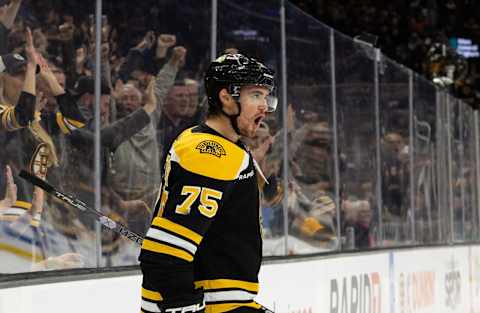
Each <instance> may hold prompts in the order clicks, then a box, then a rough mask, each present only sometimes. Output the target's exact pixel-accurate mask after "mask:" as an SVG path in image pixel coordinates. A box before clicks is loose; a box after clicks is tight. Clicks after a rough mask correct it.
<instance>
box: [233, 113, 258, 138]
mask: <svg viewBox="0 0 480 313" xmlns="http://www.w3.org/2000/svg"><path fill="white" fill-rule="evenodd" d="M237 125H238V130H239V131H240V135H242V136H244V137H248V138H253V137H255V134H256V133H257V129H258V125H256V124H255V121H254V120H253V118H250V119H247V118H245V117H243V116H239V117H237Z"/></svg>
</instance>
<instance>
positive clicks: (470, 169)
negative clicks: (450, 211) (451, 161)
mask: <svg viewBox="0 0 480 313" xmlns="http://www.w3.org/2000/svg"><path fill="white" fill-rule="evenodd" d="M460 106H461V110H462V112H463V113H462V114H463V123H462V124H463V131H462V133H461V137H462V138H463V143H464V144H463V166H462V168H461V175H462V179H461V180H460V182H459V183H460V185H461V189H462V190H463V193H464V197H463V201H464V203H465V205H464V207H465V226H464V227H465V229H464V234H465V241H474V240H476V239H477V238H478V208H477V205H476V203H477V202H476V201H477V200H476V196H477V185H478V181H477V180H476V179H475V175H476V174H475V135H474V132H475V125H474V111H473V109H472V108H471V107H470V106H469V105H468V104H466V103H463V102H460Z"/></svg>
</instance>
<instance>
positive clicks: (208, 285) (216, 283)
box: [195, 279, 258, 293]
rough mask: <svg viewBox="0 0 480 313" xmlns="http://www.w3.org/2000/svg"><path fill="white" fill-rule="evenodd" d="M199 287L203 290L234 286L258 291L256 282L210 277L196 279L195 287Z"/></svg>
mask: <svg viewBox="0 0 480 313" xmlns="http://www.w3.org/2000/svg"><path fill="white" fill-rule="evenodd" d="M200 287H202V288H203V289H205V290H213V289H232V288H236V289H243V290H247V291H251V292H256V293H258V283H252V282H248V281H242V280H234V279H212V280H199V281H196V282H195V288H200Z"/></svg>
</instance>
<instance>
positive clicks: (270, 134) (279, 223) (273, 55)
mask: <svg viewBox="0 0 480 313" xmlns="http://www.w3.org/2000/svg"><path fill="white" fill-rule="evenodd" d="M279 12H280V1H276V0H268V1H250V2H245V1H239V0H223V1H219V2H218V33H217V40H218V45H217V53H218V55H220V54H223V53H227V52H228V53H235V52H239V53H242V54H245V55H247V56H250V57H254V58H256V59H258V60H259V61H260V62H263V63H265V64H266V65H267V66H269V67H270V68H272V69H274V70H275V84H276V86H278V87H277V88H276V94H277V96H279V95H281V94H282V90H281V82H282V78H281V42H280V14H279ZM278 103H279V104H278V106H277V110H276V111H275V112H273V113H269V114H268V115H267V117H266V119H265V120H264V121H263V122H262V124H261V127H260V130H259V131H258V132H257V135H256V136H255V137H254V138H252V139H247V140H245V142H246V143H247V145H248V146H249V147H250V149H251V150H252V152H253V155H254V158H255V159H256V161H257V163H258V164H259V165H260V168H261V169H262V171H263V173H264V175H265V177H266V178H267V181H268V184H264V185H263V187H262V189H263V190H262V192H263V198H262V200H261V201H262V202H261V215H262V224H263V230H264V232H263V235H264V243H263V254H264V255H282V254H284V253H285V237H284V233H285V232H284V215H283V197H284V196H283V195H284V192H283V191H284V187H283V163H282V161H283V121H282V112H283V111H282V105H281V104H282V99H281V98H279V101H278Z"/></svg>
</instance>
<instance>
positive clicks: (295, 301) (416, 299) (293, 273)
mask: <svg viewBox="0 0 480 313" xmlns="http://www.w3.org/2000/svg"><path fill="white" fill-rule="evenodd" d="M260 280H261V290H260V294H259V296H258V298H257V300H258V301H259V302H260V303H262V304H264V305H265V306H267V307H270V308H272V309H274V310H275V312H278V313H317V312H319V313H323V312H325V313H383V312H385V313H416V312H418V313H427V312H432V313H442V312H452V313H456V312H458V313H467V312H468V313H480V247H479V246H460V247H442V248H428V249H427V248H423V249H420V248H419V249H408V250H396V251H379V252H370V253H355V254H350V255H345V254H343V255H329V256H321V257H317V258H309V259H297V260H288V261H286V260H283V261H275V262H267V263H266V264H264V265H263V267H262V271H261V274H260ZM140 281H141V277H140V276H139V275H138V274H134V275H126V276H120V277H109V278H101V279H85V280H77V281H67V282H57V283H43V284H36V285H29V286H22V287H14V288H8V287H4V288H3V289H0V313H27V312H28V313H32V312H35V313H36V312H49V313H57V312H69V313H77V312H78V313H84V312H115V313H123V312H125V313H127V312H128V313H130V312H139V303H140V289H139V286H140Z"/></svg>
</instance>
